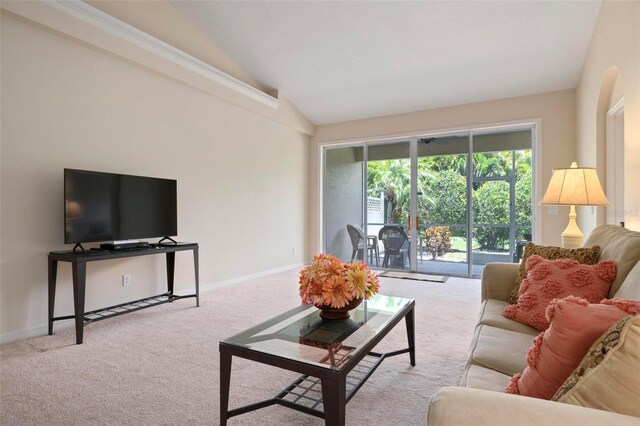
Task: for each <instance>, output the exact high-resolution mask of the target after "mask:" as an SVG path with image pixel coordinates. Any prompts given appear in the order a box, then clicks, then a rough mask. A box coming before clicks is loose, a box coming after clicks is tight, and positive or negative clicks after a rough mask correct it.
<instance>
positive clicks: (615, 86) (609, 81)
mask: <svg viewBox="0 0 640 426" xmlns="http://www.w3.org/2000/svg"><path fill="white" fill-rule="evenodd" d="M622 88H623V85H622V76H621V75H620V70H619V69H618V67H616V66H612V67H610V68H609V69H607V71H606V72H605V74H604V77H603V79H602V84H601V85H600V93H599V94H598V104H597V107H596V111H595V113H596V120H595V122H596V141H595V142H596V168H597V171H598V178H599V179H600V183H601V184H602V187H603V188H606V187H607V112H608V111H609V110H610V108H611V107H612V106H613V105H614V104H615V102H617V101H618V100H619V99H620V98H621V97H622V96H623V95H624V93H623V89H622ZM609 164H611V163H609ZM606 195H607V197H608V198H609V199H611V195H612V194H606ZM605 223H607V208H606V207H596V224H597V225H603V224H605Z"/></svg>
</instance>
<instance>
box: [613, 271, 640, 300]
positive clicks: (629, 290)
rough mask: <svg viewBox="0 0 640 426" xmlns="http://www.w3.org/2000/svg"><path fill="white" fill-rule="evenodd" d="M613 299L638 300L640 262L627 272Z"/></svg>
mask: <svg viewBox="0 0 640 426" xmlns="http://www.w3.org/2000/svg"><path fill="white" fill-rule="evenodd" d="M614 298H616V299H634V300H640V262H638V263H636V266H634V267H633V269H632V270H631V272H629V275H627V278H625V280H624V282H623V283H622V285H621V286H620V289H619V290H618V291H617V292H616V294H615V296H614Z"/></svg>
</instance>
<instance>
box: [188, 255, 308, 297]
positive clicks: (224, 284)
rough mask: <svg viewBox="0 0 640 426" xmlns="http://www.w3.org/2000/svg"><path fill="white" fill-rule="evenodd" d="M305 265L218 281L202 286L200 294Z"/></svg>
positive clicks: (293, 265)
mask: <svg viewBox="0 0 640 426" xmlns="http://www.w3.org/2000/svg"><path fill="white" fill-rule="evenodd" d="M304 265H306V263H304V262H300V263H294V264H291V265H286V266H281V267H279V268H273V269H269V270H266V271H261V272H256V273H254V274H249V275H243V276H240V277H236V278H231V279H228V280H224V281H218V282H213V283H209V284H206V285H204V286H200V292H205V291H211V290H215V289H218V288H224V287H228V286H230V285H234V284H239V283H241V282H244V281H249V280H254V279H256V278H262V277H266V276H269V275H273V274H277V273H279V272H284V271H290V270H291V269H296V268H301V267H302V266H304Z"/></svg>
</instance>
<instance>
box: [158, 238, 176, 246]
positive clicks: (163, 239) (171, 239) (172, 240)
mask: <svg viewBox="0 0 640 426" xmlns="http://www.w3.org/2000/svg"><path fill="white" fill-rule="evenodd" d="M165 240H168V241H170V242H171V243H173V244H171V243H165V242H164V241H165ZM158 244H160V245H165V246H170V245H174V246H175V245H176V244H178V242H177V241H176V240H174V239H173V238H171V237H163V238H162V239H161V240H160V241H158Z"/></svg>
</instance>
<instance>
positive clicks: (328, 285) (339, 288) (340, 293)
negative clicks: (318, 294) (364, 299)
mask: <svg viewBox="0 0 640 426" xmlns="http://www.w3.org/2000/svg"><path fill="white" fill-rule="evenodd" d="M352 299H353V295H352V293H351V291H349V285H348V284H347V281H346V280H345V279H344V278H343V277H342V276H339V275H334V276H332V277H329V278H328V279H327V280H326V281H325V282H324V284H323V285H322V301H323V302H324V304H325V305H330V306H331V307H332V308H342V307H344V306H346V305H347V303H349V302H350V301H351V300H352Z"/></svg>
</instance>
